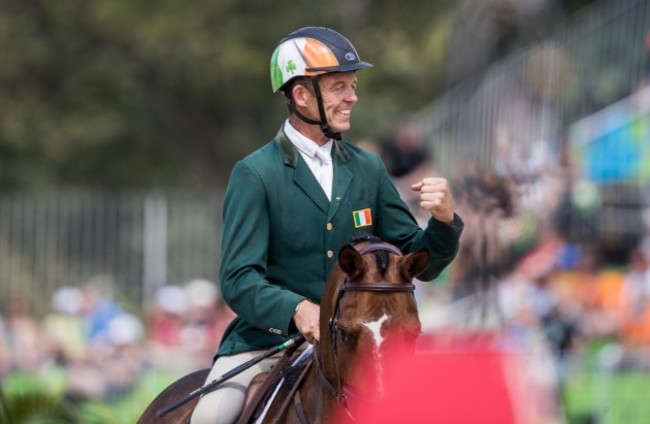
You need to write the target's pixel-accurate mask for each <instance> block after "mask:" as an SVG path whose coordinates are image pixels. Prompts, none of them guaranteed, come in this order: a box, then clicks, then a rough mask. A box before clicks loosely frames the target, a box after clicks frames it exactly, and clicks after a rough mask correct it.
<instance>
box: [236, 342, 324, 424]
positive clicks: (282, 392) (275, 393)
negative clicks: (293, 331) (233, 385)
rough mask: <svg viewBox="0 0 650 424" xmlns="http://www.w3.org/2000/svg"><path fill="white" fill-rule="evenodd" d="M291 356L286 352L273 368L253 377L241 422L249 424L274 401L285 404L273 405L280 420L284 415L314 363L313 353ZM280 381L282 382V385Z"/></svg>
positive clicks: (300, 353)
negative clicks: (312, 360)
mask: <svg viewBox="0 0 650 424" xmlns="http://www.w3.org/2000/svg"><path fill="white" fill-rule="evenodd" d="M289 356H290V355H287V354H285V355H283V357H282V358H281V359H280V360H279V361H278V362H277V363H276V364H275V365H274V366H273V368H272V369H271V371H269V372H264V373H259V374H257V375H256V376H255V377H254V378H253V380H252V381H251V384H250V385H249V386H248V388H247V389H246V400H245V402H244V408H243V410H242V413H241V415H240V417H239V420H238V421H237V423H238V424H249V423H252V422H256V421H257V420H259V419H260V417H262V416H263V415H264V414H265V413H266V412H267V411H269V410H270V408H269V407H268V406H269V403H270V402H271V403H272V404H273V405H282V406H281V407H280V408H278V407H274V408H273V415H274V416H275V417H276V419H275V421H276V422H277V420H278V419H280V418H281V417H282V415H284V412H285V410H286V409H287V405H288V404H289V402H290V401H291V398H292V396H293V395H294V393H295V392H296V390H297V388H298V385H299V384H300V382H301V381H302V378H303V377H304V376H305V375H306V370H307V369H308V367H309V365H310V364H311V355H309V354H305V352H298V353H296V354H295V355H293V356H291V357H289ZM301 358H304V359H301ZM279 385H281V386H280V387H278V386H279Z"/></svg>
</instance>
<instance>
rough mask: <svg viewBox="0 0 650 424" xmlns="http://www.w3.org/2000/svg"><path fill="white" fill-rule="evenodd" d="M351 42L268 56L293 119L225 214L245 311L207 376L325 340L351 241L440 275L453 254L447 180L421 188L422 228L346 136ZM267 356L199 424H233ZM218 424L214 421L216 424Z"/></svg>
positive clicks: (219, 396)
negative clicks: (422, 259)
mask: <svg viewBox="0 0 650 424" xmlns="http://www.w3.org/2000/svg"><path fill="white" fill-rule="evenodd" d="M371 66H372V65H370V64H368V63H365V62H362V61H361V60H360V59H359V56H358V54H357V52H356V50H355V49H354V47H353V46H352V44H351V43H350V42H349V41H348V40H347V39H346V38H345V37H343V36H342V35H341V34H339V33H337V32H335V31H333V30H331V29H327V28H320V27H307V28H302V29H299V30H297V31H295V32H293V33H291V34H290V35H288V36H287V37H286V38H284V39H283V40H281V41H280V43H279V44H278V46H277V48H276V49H275V51H274V53H273V55H272V58H271V81H272V86H273V91H274V92H276V93H279V94H280V95H281V96H282V97H283V99H284V100H285V101H286V102H287V105H288V108H289V117H288V119H287V120H286V121H285V123H284V124H283V125H282V127H281V128H280V131H279V132H278V134H277V135H276V137H275V138H274V139H273V140H271V141H270V142H269V143H268V144H266V145H265V146H263V147H262V148H260V149H258V150H257V151H255V152H253V153H252V154H251V155H249V156H248V157H246V158H244V159H243V160H241V161H240V162H239V163H237V164H236V165H235V167H234V169H233V171H232V173H231V176H230V180H229V183H228V188H227V190H226V197H225V202H224V211H223V218H224V223H223V228H224V232H223V239H222V249H221V253H222V258H221V271H220V278H221V290H222V295H223V297H224V300H225V301H226V303H228V305H229V306H230V307H231V309H232V310H233V311H234V312H235V313H236V314H237V315H238V317H237V318H235V320H234V321H233V322H232V323H231V325H230V326H229V328H228V329H227V330H226V334H225V335H224V338H223V341H222V343H221V346H220V347H219V351H218V352H217V357H216V361H215V363H214V366H213V368H212V371H211V373H210V375H209V376H208V379H207V381H208V382H209V381H212V380H214V379H215V378H217V377H219V376H221V375H223V374H224V373H225V372H227V371H229V370H230V369H232V368H234V367H236V366H237V365H239V364H241V363H243V362H245V361H247V360H250V359H251V358H253V357H255V356H258V355H259V354H261V353H263V352H264V351H266V350H267V349H268V348H270V347H272V346H275V345H278V344H280V343H282V342H283V341H285V340H287V339H288V338H289V337H290V336H294V335H297V333H298V332H300V333H302V334H303V335H304V336H305V337H306V339H307V340H308V341H310V342H314V341H316V340H318V339H319V337H320V334H319V306H318V305H319V302H320V296H321V292H322V290H323V288H324V286H325V282H326V279H327V276H328V274H329V272H330V270H331V269H332V267H333V265H334V264H335V262H336V260H337V255H338V250H339V249H340V248H341V247H342V246H344V245H345V244H347V243H348V242H349V241H350V239H351V238H352V237H353V236H355V235H356V236H358V235H360V234H364V233H370V234H374V235H376V236H378V237H380V238H381V239H383V240H385V241H387V242H390V243H393V244H395V245H397V246H398V247H399V248H401V249H402V250H403V251H405V252H406V253H408V252H411V251H417V250H419V249H421V248H426V249H428V250H429V252H430V254H431V258H432V260H431V264H430V265H429V267H428V268H427V270H426V271H425V272H424V273H423V274H422V275H421V276H420V278H422V279H426V280H431V279H433V278H435V277H436V276H437V275H438V274H439V273H440V272H441V271H442V269H444V267H445V266H447V264H449V263H450V262H451V261H452V259H453V258H454V256H455V254H456V251H457V249H458V238H459V237H460V233H461V231H462V228H463V223H462V220H461V219H460V218H459V217H458V216H457V215H455V214H454V202H453V198H452V196H451V193H450V190H449V187H448V186H447V181H446V180H445V179H443V178H425V179H423V180H422V181H419V182H417V183H415V184H413V186H412V189H413V190H415V191H418V192H419V193H420V199H421V203H420V205H421V207H423V208H424V209H426V210H428V211H430V213H431V219H430V221H429V223H428V226H427V228H426V229H424V230H423V229H421V228H420V227H419V226H418V225H417V223H416V221H415V219H414V218H413V216H412V214H411V213H410V212H409V210H408V208H407V206H406V205H405V204H404V202H403V201H402V200H401V199H400V197H399V195H398V193H397V191H396V190H395V187H394V186H393V184H392V183H391V181H390V178H389V177H388V174H387V173H386V169H385V167H384V165H383V163H382V162H381V160H380V159H379V157H378V156H377V155H376V154H372V153H368V152H365V151H363V150H362V149H359V148H356V147H354V146H352V145H350V144H348V143H346V142H343V141H341V133H342V132H345V131H348V130H349V129H350V118H351V110H352V107H353V106H354V105H355V104H356V103H357V100H358V99H357V94H356V87H357V77H356V71H358V70H361V69H365V68H369V67H371ZM276 360H277V358H274V359H268V360H265V361H262V362H260V363H259V364H257V366H254V367H253V368H251V369H249V370H247V371H245V372H243V373H242V374H239V375H238V376H237V377H235V378H234V379H233V380H230V381H228V382H227V383H226V384H224V385H223V386H220V388H219V389H217V390H215V391H213V392H210V393H208V394H206V395H204V396H203V397H202V398H201V400H200V401H199V404H198V405H197V407H196V409H195V411H194V414H193V417H192V423H194V424H197V423H214V422H218V423H230V422H234V421H235V420H236V419H237V417H238V415H239V413H240V410H241V407H242V404H243V399H244V392H245V388H246V386H247V384H248V382H249V381H250V379H251V378H252V377H253V376H254V375H255V374H256V373H258V372H260V371H262V370H268V369H269V368H270V366H271V365H272V364H273V363H274V362H275V361H276ZM215 419H216V421H215Z"/></svg>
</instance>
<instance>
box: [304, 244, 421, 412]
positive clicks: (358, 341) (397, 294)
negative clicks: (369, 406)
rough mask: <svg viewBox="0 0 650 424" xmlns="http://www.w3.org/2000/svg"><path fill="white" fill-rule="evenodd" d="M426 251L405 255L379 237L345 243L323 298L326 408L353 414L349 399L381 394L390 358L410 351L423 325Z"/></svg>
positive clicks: (321, 357)
mask: <svg viewBox="0 0 650 424" xmlns="http://www.w3.org/2000/svg"><path fill="white" fill-rule="evenodd" d="M428 262H429V254H428V252H427V251H426V250H422V251H419V252H416V253H410V254H407V255H402V252H401V251H400V250H399V249H397V248H396V247H395V246H393V245H390V244H387V243H383V242H381V240H379V239H377V238H375V237H368V238H366V239H364V241H362V242H357V243H353V244H350V245H346V246H344V247H343V248H342V249H341V250H340V252H339V256H338V262H337V265H336V266H335V268H334V269H333V271H332V273H331V274H330V277H329V279H328V283H327V285H326V287H325V291H324V292H323V296H322V299H321V318H320V321H321V331H320V334H321V340H320V342H319V344H318V346H317V356H318V358H317V362H319V364H318V365H319V367H320V374H321V380H322V381H323V384H324V385H325V387H326V388H327V390H324V402H325V404H324V406H325V408H327V406H326V403H327V398H328V397H329V400H330V402H331V401H332V400H334V401H336V403H338V405H339V406H342V407H343V408H344V409H346V410H347V412H348V413H350V411H349V409H347V408H348V406H347V399H348V398H350V397H355V398H361V399H378V398H381V396H382V394H383V391H384V387H383V384H382V381H383V380H382V375H383V366H384V362H385V359H386V358H387V356H389V355H392V354H396V353H399V354H404V353H412V352H413V350H414V348H415V342H416V339H417V337H418V336H419V334H420V330H421V325H420V320H419V318H418V309H417V305H416V302H415V297H414V295H413V290H414V289H415V286H414V285H413V282H412V280H413V278H415V277H416V276H417V275H419V274H420V273H421V272H422V271H424V269H425V268H426V266H427V264H428Z"/></svg>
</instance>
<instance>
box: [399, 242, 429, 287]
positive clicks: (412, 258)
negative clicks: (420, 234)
mask: <svg viewBox="0 0 650 424" xmlns="http://www.w3.org/2000/svg"><path fill="white" fill-rule="evenodd" d="M429 258H430V256H429V251H428V250H427V249H422V250H420V251H418V252H415V253H409V254H408V255H406V256H404V259H402V262H401V263H400V265H399V272H400V274H402V276H404V277H406V279H407V280H409V281H410V280H412V279H413V278H414V277H417V276H418V275H420V274H421V273H422V272H424V270H425V269H427V265H429Z"/></svg>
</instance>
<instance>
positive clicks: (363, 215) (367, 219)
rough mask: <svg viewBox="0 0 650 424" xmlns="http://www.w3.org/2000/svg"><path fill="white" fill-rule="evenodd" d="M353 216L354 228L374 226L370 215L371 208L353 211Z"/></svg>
mask: <svg viewBox="0 0 650 424" xmlns="http://www.w3.org/2000/svg"><path fill="white" fill-rule="evenodd" d="M352 216H353V217H354V228H359V227H367V226H369V225H372V214H371V213H370V208H366V209H361V210H359V211H353V212H352Z"/></svg>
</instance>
